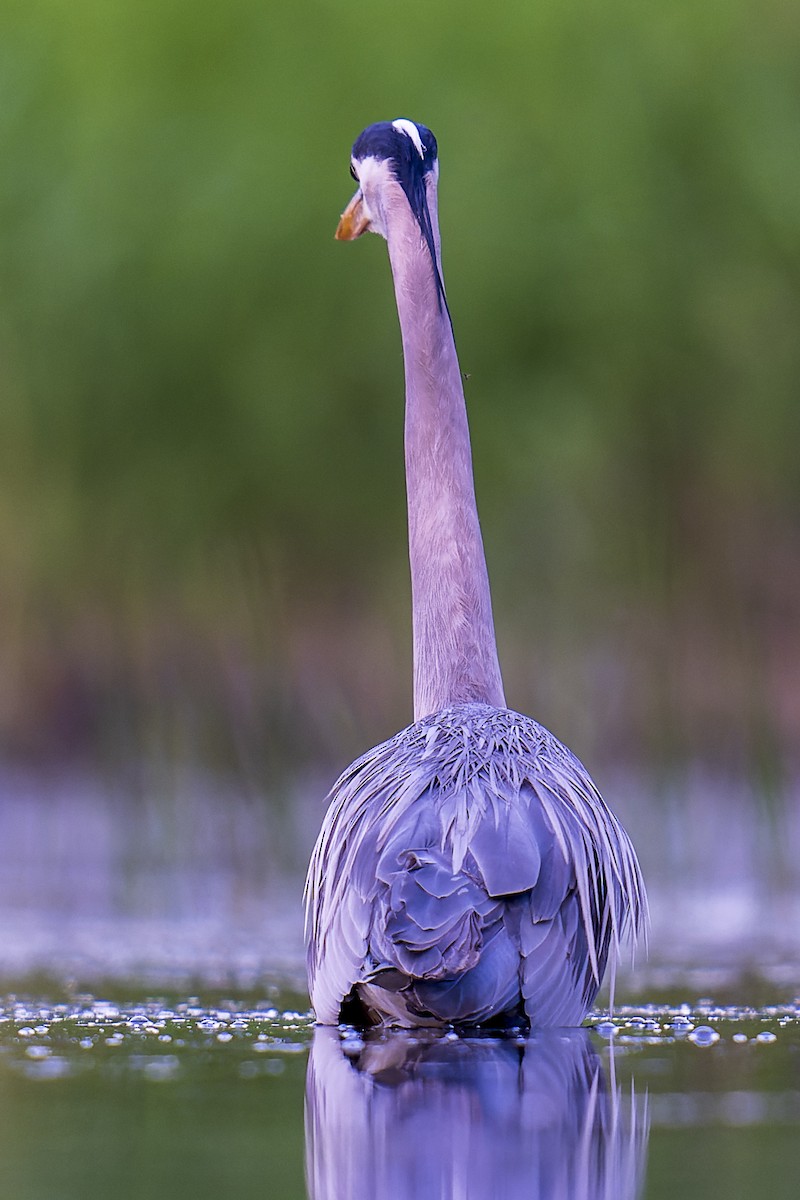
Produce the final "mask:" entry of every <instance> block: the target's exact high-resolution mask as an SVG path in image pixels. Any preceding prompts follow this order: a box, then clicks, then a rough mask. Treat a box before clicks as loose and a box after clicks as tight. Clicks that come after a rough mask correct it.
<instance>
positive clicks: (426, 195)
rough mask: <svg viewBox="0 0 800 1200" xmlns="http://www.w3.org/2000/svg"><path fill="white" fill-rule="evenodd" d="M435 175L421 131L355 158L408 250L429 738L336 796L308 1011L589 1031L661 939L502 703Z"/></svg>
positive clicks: (517, 718)
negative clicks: (635, 940) (601, 1007)
mask: <svg viewBox="0 0 800 1200" xmlns="http://www.w3.org/2000/svg"><path fill="white" fill-rule="evenodd" d="M376 131H377V132H376ZM415 131H416V133H417V136H416V137H415V136H414V132H415ZM406 141H412V142H413V144H414V150H413V152H411V153H410V155H409V147H408V146H407V145H406V144H405V143H406ZM359 148H361V151H362V152H361V153H360V154H359V153H358V152H359ZM415 153H418V154H419V161H417V160H416V159H415V157H414V154H415ZM426 155H427V158H426ZM435 156H436V144H435V139H433V137H432V135H431V134H430V132H429V131H428V130H425V129H424V127H423V126H412V125H411V123H410V122H407V121H399V122H394V123H392V125H391V126H389V125H380V126H371V127H370V129H368V130H366V131H365V133H364V134H362V135H361V137H360V138H359V140H358V141H357V142H356V146H355V148H354V158H353V170H354V173H355V174H356V175H357V177H358V179H359V183H360V187H359V191H358V192H357V193H356V196H355V197H354V198H353V200H352V201H351V203H350V205H349V206H348V209H347V210H346V211H345V214H344V215H343V217H342V222H341V223H340V227H339V231H337V235H338V236H340V237H342V238H343V239H345V240H350V239H352V238H353V237H357V236H359V234H360V233H362V232H364V230H365V229H374V230H375V231H376V232H379V233H381V234H382V235H383V236H384V237H386V239H387V241H388V243H389V256H390V260H391V264H392V274H393V279H394V284H395V294H396V298H397V306H398V313H399V317H400V327H401V332H402V336H403V350H404V362H405V374H406V427H405V442H406V478H407V489H408V511H409V553H410V560H411V577H412V602H413V614H414V699H415V717H416V720H415V723H414V724H413V725H411V726H409V727H408V728H407V729H405V730H403V731H402V732H401V733H398V734H397V735H396V736H395V737H394V738H391V739H390V740H389V741H387V742H384V743H383V744H382V745H380V746H377V747H376V748H375V749H373V750H370V751H369V752H368V753H367V754H365V755H363V756H362V757H361V758H359V759H358V760H357V761H356V762H355V763H353V764H352V766H350V767H349V768H348V769H347V770H346V771H345V772H344V774H343V775H342V776H341V778H340V779H339V780H338V781H337V783H336V784H335V785H334V787H333V789H332V791H331V794H330V797H329V801H330V805H329V808H328V812H327V815H326V817H325V821H324V823H323V826H322V830H321V832H320V835H319V838H318V840H317V844H316V846H315V849H314V852H313V855H312V859H311V863H310V866H309V871H308V878H307V881H306V933H307V941H308V973H309V987H310V992H311V1000H312V1004H313V1006H314V1010H315V1013H316V1016H317V1020H318V1021H320V1022H321V1023H323V1024H335V1023H337V1022H338V1021H339V1020H340V1019H341V1018H342V1016H343V1015H344V1016H347V1017H348V1018H351V1019H352V1018H357V1019H364V1020H369V1021H374V1022H379V1021H380V1022H388V1023H393V1024H399V1025H411V1026H413V1025H422V1024H431V1023H442V1022H453V1023H463V1024H476V1023H484V1022H488V1021H493V1020H496V1019H498V1018H507V1019H509V1020H522V1021H527V1022H529V1023H531V1024H534V1025H539V1026H543V1025H574V1024H579V1023H580V1022H581V1021H582V1020H583V1017H584V1016H585V1014H586V1012H587V1010H588V1008H589V1006H590V1005H591V1003H592V1001H593V999H594V997H595V995H596V993H597V989H598V987H599V986H600V983H601V980H602V978H603V973H604V970H605V968H606V964H607V962H608V961H609V959H610V960H611V962H612V963H613V962H615V961H616V956H617V952H618V950H619V945H620V942H621V940H622V939H623V938H624V937H625V936H627V935H629V934H630V935H632V936H633V937H635V936H636V935H638V934H639V933H641V932H642V931H643V929H644V926H645V922H646V899H645V892H644V885H643V882H642V878H641V874H640V871H639V866H638V863H637V860H636V855H635V853H634V851H633V848H632V846H631V844H630V841H629V840H628V837H627V835H626V833H625V831H624V830H623V829H622V827H621V826H620V825H619V823H618V822H617V821H616V819H615V817H614V816H613V814H612V813H611V811H610V810H609V809H608V808H607V806H606V805H605V804H604V802H603V800H602V799H601V797H600V795H599V793H598V792H597V789H596V788H595V786H594V784H593V783H592V781H591V779H590V778H589V776H588V774H587V772H586V770H585V768H584V767H583V766H582V765H581V763H580V762H579V761H578V760H577V759H576V758H575V756H574V755H572V754H571V753H570V751H569V750H567V749H566V747H564V746H563V745H562V744H561V743H560V742H559V741H558V740H557V739H556V738H554V737H553V736H552V734H550V733H549V732H548V731H547V730H546V729H544V728H543V727H542V726H541V725H539V724H537V723H536V722H535V721H533V720H531V719H530V718H529V717H525V716H522V715H520V714H519V713H515V712H513V711H511V710H509V709H508V708H506V706H505V698H504V694H503V686H502V680H501V677H500V668H499V665H498V660H497V651H496V643H495V637H494V627H493V622H492V612H491V600H490V594H489V582H488V575H487V572H486V562H485V557H484V552H483V544H482V540H481V534H480V526H479V523H478V516H477V507H476V504H475V494H474V488H473V482H472V465H471V455H470V445H469V430H468V426H467V418H466V406H465V403H464V396H463V391H462V386H461V376H460V372H459V368H458V359H457V357H456V352H455V344H454V341H453V335H452V327H451V324H450V316H449V312H448V310H447V307H446V303H445V304H444V305H443V304H442V303H441V298H442V297H443V294H444V292H443V283H442V274H441V261H440V244H439V232H438V218H437V208H436V184H437V179H438V163H437V162H436V157H435ZM398 164H400V165H398ZM415 171H416V172H417V176H418V177H417V176H415V175H414V172H415ZM409 196H410V197H411V200H409ZM426 229H427V230H429V232H430V236H427V235H426V233H425V230H426Z"/></svg>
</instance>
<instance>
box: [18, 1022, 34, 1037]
mask: <svg viewBox="0 0 800 1200" xmlns="http://www.w3.org/2000/svg"><path fill="white" fill-rule="evenodd" d="M35 1034H36V1030H35V1029H32V1028H31V1026H30V1025H23V1026H22V1028H21V1029H18V1030H17V1035H18V1036H19V1037H24V1038H29V1037H34V1036H35Z"/></svg>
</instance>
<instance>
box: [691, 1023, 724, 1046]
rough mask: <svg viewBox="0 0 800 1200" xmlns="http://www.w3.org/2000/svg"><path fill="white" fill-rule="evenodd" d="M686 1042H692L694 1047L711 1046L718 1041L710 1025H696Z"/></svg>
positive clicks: (714, 1030) (716, 1034)
mask: <svg viewBox="0 0 800 1200" xmlns="http://www.w3.org/2000/svg"><path fill="white" fill-rule="evenodd" d="M688 1040H689V1041H690V1042H694V1044H695V1045H696V1046H713V1045H714V1043H715V1042H718V1041H719V1034H718V1033H717V1031H716V1029H712V1028H711V1026H710V1025H698V1026H697V1028H696V1029H693V1030H692V1032H691V1033H690V1034H689V1036H688Z"/></svg>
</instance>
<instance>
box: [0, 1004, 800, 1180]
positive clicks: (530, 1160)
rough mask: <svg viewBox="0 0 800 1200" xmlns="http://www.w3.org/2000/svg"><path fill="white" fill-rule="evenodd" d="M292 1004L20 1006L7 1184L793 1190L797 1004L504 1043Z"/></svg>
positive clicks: (696, 1011) (5, 1040)
mask: <svg viewBox="0 0 800 1200" xmlns="http://www.w3.org/2000/svg"><path fill="white" fill-rule="evenodd" d="M298 1000H299V998H298V997H284V996H274V995H273V996H266V995H262V996H253V997H251V998H249V999H248V1000H247V1001H244V1000H242V999H238V1000H237V999H235V998H231V997H227V998H225V997H223V996H221V995H220V996H216V997H213V998H210V997H203V998H200V997H197V996H192V997H186V996H184V997H176V996H162V997H159V998H152V997H151V998H149V999H145V998H140V999H139V1000H134V1001H131V1000H130V999H129V1000H127V1001H121V1000H109V999H107V998H104V999H100V998H98V997H94V996H89V995H81V996H72V997H66V996H62V997H56V998H53V997H51V998H49V999H47V998H45V997H42V996H33V995H31V994H29V995H27V996H22V995H20V994H17V995H16V996H7V997H6V998H5V1000H4V1001H3V1002H2V1005H1V1006H0V1104H2V1121H0V1183H2V1185H3V1189H4V1192H5V1194H7V1195H9V1196H14V1197H15V1198H16V1200H45V1198H46V1200H52V1198H53V1197H59V1198H61V1200H78V1198H80V1200H95V1198H96V1200H100V1197H103V1198H104V1200H107V1197H108V1196H109V1195H113V1196H114V1197H115V1198H116V1200H128V1198H129V1197H130V1198H133V1197H137V1198H138V1197H145V1196H146V1197H148V1198H150V1200H159V1198H160V1197H165V1198H166V1197H167V1196H170V1197H174V1196H175V1195H176V1194H189V1195H193V1196H196V1197H198V1198H201V1200H202V1198H205V1197H209V1198H211V1197H215V1198H216V1197H219V1196H221V1195H226V1194H230V1193H232V1192H233V1193H235V1194H236V1195H237V1196H238V1197H240V1198H246V1197H248V1196H253V1197H256V1196H258V1197H265V1196H267V1197H275V1200H302V1198H303V1197H306V1196H310V1197H312V1198H313V1200H338V1198H339V1197H342V1198H344V1197H345V1196H347V1197H349V1198H350V1200H359V1197H362V1196H363V1197H367V1196H370V1197H381V1196H383V1197H386V1198H387V1200H400V1198H406V1197H408V1198H409V1200H410V1198H411V1197H418V1196H422V1197H427V1196H430V1197H436V1198H437V1200H450V1198H451V1197H452V1198H453V1200H454V1198H455V1197H466V1198H467V1200H489V1197H496V1196H503V1197H509V1198H514V1197H517V1196H519V1197H522V1196H525V1197H526V1198H529V1200H530V1198H533V1197H550V1198H551V1200H561V1198H562V1197H563V1198H564V1200H566V1198H567V1197H570V1198H571V1200H581V1198H583V1197H586V1198H587V1200H589V1198H591V1200H599V1198H601V1197H602V1198H603V1200H606V1198H607V1197H608V1198H609V1200H610V1198H611V1197H615V1198H616V1200H625V1197H634V1196H637V1195H640V1196H643V1197H647V1198H648V1200H651V1198H652V1200H656V1198H660V1197H668V1196H669V1197H675V1196H681V1197H682V1198H683V1200H695V1198H697V1200H700V1198H701V1197H702V1198H703V1200H717V1198H718V1197H719V1200H723V1198H724V1200H738V1198H739V1197H742V1198H744V1197H758V1196H770V1197H772V1198H776V1200H782V1198H783V1197H786V1198H787V1200H788V1198H789V1197H795V1196H796V1195H797V1181H798V1179H800V1003H798V1002H793V1003H785V1004H774V1005H768V1006H762V1007H760V1008H745V1007H734V1006H720V1005H716V1004H714V1003H713V1002H712V1001H711V1000H710V999H708V998H706V999H704V1000H703V1001H702V1002H699V1003H698V1002H694V1003H691V1004H690V1003H688V1002H687V1003H683V1004H676V1005H662V1006H655V1005H651V1006H645V1007H638V1008H635V1007H632V1006H628V1007H625V1008H623V1009H621V1010H619V1011H618V1012H617V1013H616V1015H615V1016H614V1018H613V1019H609V1017H608V1015H607V1014H604V1013H597V1014H595V1015H594V1017H593V1018H592V1020H591V1022H590V1023H589V1028H587V1029H586V1030H585V1031H575V1030H571V1031H553V1032H550V1033H547V1034H543V1033H540V1034H536V1033H533V1034H528V1035H524V1034H521V1033H520V1034H514V1033H511V1034H509V1035H507V1036H504V1037H502V1038H499V1037H496V1036H488V1035H487V1036H473V1035H471V1036H469V1037H464V1036H459V1035H458V1034H457V1032H456V1031H454V1030H449V1031H443V1032H442V1033H441V1034H430V1033H425V1034H424V1035H422V1036H417V1035H413V1034H408V1033H400V1032H397V1033H389V1034H380V1033H374V1032H373V1033H369V1034H366V1035H365V1034H363V1033H360V1032H359V1031H356V1030H353V1029H346V1028H343V1029H341V1030H330V1029H326V1030H320V1029H316V1030H315V1029H314V1027H313V1025H312V1021H311V1017H310V1014H309V1013H308V1012H307V1011H306V1010H305V1009H303V1008H302V1007H300V1006H299V1005H298V1006H297V1007H288V1003H289V1002H290V1001H291V1002H292V1003H297V1001H298ZM306 1178H307V1181H308V1183H307V1184H306V1182H305V1181H306Z"/></svg>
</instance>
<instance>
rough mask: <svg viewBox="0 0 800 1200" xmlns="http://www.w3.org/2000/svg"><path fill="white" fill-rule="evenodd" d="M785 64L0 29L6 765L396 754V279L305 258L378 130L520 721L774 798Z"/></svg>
mask: <svg viewBox="0 0 800 1200" xmlns="http://www.w3.org/2000/svg"><path fill="white" fill-rule="evenodd" d="M798 55H800V19H798V15H797V12H796V10H795V9H794V8H792V7H791V6H790V5H788V4H786V3H785V2H784V0H767V2H766V3H762V4H760V5H755V4H754V3H752V0H726V2H725V3H722V0H710V2H709V3H707V4H706V5H704V6H703V7H702V8H701V9H698V8H697V6H696V5H691V4H689V3H687V2H686V0H667V2H666V3H665V4H663V5H661V6H659V7H658V8H657V9H654V8H652V7H650V8H642V7H641V6H637V5H634V4H633V3H631V2H630V0H610V2H609V3H607V4H605V5H603V6H602V7H600V8H598V7H597V6H595V5H592V4H589V3H587V2H586V0H558V3H556V0H543V2H542V3H540V4H538V5H536V6H535V7H531V6H530V5H528V4H523V3H521V2H520V0H515V2H513V3H510V4H508V5H506V6H504V7H503V8H501V9H497V10H496V11H494V12H492V13H491V14H488V13H487V10H486V8H485V5H479V4H477V3H475V2H474V0H466V2H462V3H459V4H455V3H453V2H452V0H447V2H446V3H442V4H439V5H437V6H436V7H435V8H434V9H431V7H430V6H428V5H423V4H422V3H421V2H420V0H413V2H412V3H409V4H407V5H405V6H404V8H403V10H402V13H401V14H398V11H397V9H396V8H390V7H389V6H383V5H379V6H378V7H373V9H371V10H370V13H369V17H368V19H366V18H365V15H364V13H363V11H361V10H358V9H354V8H353V7H352V6H347V5H345V4H343V3H342V2H341V0H324V2H320V3H307V2H303V3H301V4H299V5H297V6H295V7H294V8H292V9H291V10H290V9H289V8H288V7H287V8H285V9H283V8H275V7H274V6H273V7H270V6H265V5H263V4H256V3H255V2H254V0H231V3H229V4H228V5H226V6H205V7H199V8H198V6H197V5H195V4H190V3H188V0H166V2H164V0H160V2H159V3H158V4H156V3H155V2H154V0H140V2H139V3H137V4H135V5H134V4H132V3H130V2H128V0H117V2H116V3H114V2H109V0H106V2H105V3H102V4H100V3H96V2H90V0H78V2H77V3H76V4H74V5H72V6H70V7H65V6H64V5H62V4H58V3H55V2H53V0H33V2H30V0H29V2H27V3H25V4H23V3H21V0H5V3H4V4H3V7H2V9H0V100H1V101H2V102H0V155H1V156H2V162H3V171H2V174H1V175H0V224H1V225H2V230H3V236H2V238H1V239H0V389H1V395H0V749H2V750H3V751H4V752H5V754H6V755H22V756H26V757H28V758H33V759H36V760H42V759H44V760H48V761H51V760H54V761H61V760H62V759H63V757H64V756H65V755H80V756H86V755H88V756H89V757H91V758H99V759H102V760H107V759H109V760H111V761H112V762H113V761H117V760H118V759H119V758H120V757H124V756H126V755H134V756H135V755H137V754H140V753H142V752H146V753H149V752H151V751H156V752H159V753H167V754H170V755H179V756H200V757H205V758H207V759H211V760H212V761H214V762H223V763H235V764H237V765H238V766H239V767H241V766H242V765H243V764H244V765H245V766H246V767H247V769H248V770H252V771H253V772H254V773H255V774H256V775H258V776H263V774H264V772H267V773H269V772H275V771H277V770H278V769H279V768H280V766H281V765H282V764H285V763H288V762H296V761H297V760H298V759H300V760H302V761H308V760H313V759H315V758H320V757H329V758H330V757H332V758H335V759H337V760H344V759H346V757H347V755H348V753H350V752H355V751H356V750H357V749H359V748H360V747H362V746H363V744H364V742H365V741H368V740H369V739H370V738H377V737H380V736H382V735H385V734H387V733H389V732H390V731H391V730H392V728H393V727H394V726H396V725H398V724H400V723H402V722H404V721H405V720H406V719H407V717H408V714H409V703H408V693H409V682H408V680H409V676H410V666H409V644H408V643H409V634H408V626H409V615H408V585H407V581H406V570H407V568H406V564H405V531H404V507H403V505H404V497H403V480H402V454H401V444H400V439H401V430H402V364H401V356H400V347H399V337H398V333H397V328H396V318H395V315H394V310H393V300H392V295H391V288H390V285H389V273H388V265H387V262H386V255H385V250H384V249H383V247H382V246H381V245H380V244H379V243H378V241H377V239H367V243H365V244H359V245H358V246H356V247H352V248H348V247H344V248H343V247H341V246H338V245H336V244H335V243H334V242H333V239H332V231H333V228H334V226H335V220H336V216H337V214H338V212H339V210H340V209H341V208H342V207H343V205H344V203H345V202H346V200H347V198H348V197H349V193H350V181H349V178H348V175H347V159H348V152H349V146H350V143H351V141H352V139H353V138H354V136H355V135H356V134H357V133H358V132H359V130H360V129H361V128H362V127H363V126H364V125H365V124H367V123H369V122H370V121H373V120H377V119H384V118H386V117H393V116H396V115H399V114H404V115H408V116H411V117H413V118H416V119H419V120H422V121H424V122H426V123H427V124H430V125H431V127H432V128H433V129H434V130H435V132H436V134H437V137H438V138H439V143H440V154H441V160H442V185H441V213H442V226H443V234H444V239H445V268H446V274H447V281H448V291H449V297H450V303H451V308H452V311H453V315H454V320H455V324H456V330H457V336H458V343H459V349H460V354H461V359H462V366H463V368H464V370H465V372H467V373H468V374H469V376H470V378H469V381H468V384H467V389H468V401H469V404H470V413H471V421H472V427H473V434H474V446H475V452H476V474H477V483H478V489H479V499H480V504H481V512H482V517H483V523H484V530H485V534H486V540H487V547H488V554H489V559H490V569H491V572H492V577H493V582H494V588H495V608H496V615H497V618H498V626H499V635H500V641H501V653H502V656H503V658H504V661H505V663H506V674H507V681H508V692H509V698H510V700H511V702H512V703H513V704H514V705H515V706H517V707H520V708H523V709H525V710H527V711H531V712H533V713H534V715H536V716H538V717H539V718H540V719H541V720H543V721H545V722H546V723H547V724H550V725H551V726H553V727H554V728H555V730H556V732H558V733H559V734H560V735H562V736H564V737H565V738H567V739H568V740H571V741H573V742H574V743H575V744H576V749H578V750H579V752H580V753H581V754H582V755H584V756H585V757H586V758H590V759H591V758H592V756H594V758H595V759H596V757H597V756H598V755H599V756H600V757H603V756H604V755H605V756H606V757H607V758H616V757H619V756H622V757H626V758H629V759H634V760H637V761H642V760H645V761H656V762H661V763H664V764H666V763H671V762H674V761H676V760H681V759H685V758H689V757H697V756H705V757H710V758H713V759H720V760H724V761H726V762H735V763H737V764H745V765H748V766H750V767H752V768H753V769H754V770H756V772H758V773H759V777H760V778H761V779H762V782H763V784H764V787H768V788H771V789H773V790H776V791H779V790H780V789H781V787H782V786H783V780H784V777H785V776H786V775H787V774H788V773H790V772H791V771H792V770H793V769H794V768H795V767H796V766H797V765H798V764H797V763H796V762H794V763H793V762H792V755H793V754H794V755H796V747H797V745H798V744H800V741H799V740H798V735H800V690H799V689H798V683H797V677H796V671H795V670H794V665H793V664H794V663H796V662H797V661H798V658H799V657H800V632H799V630H800V623H798V620H797V617H798V595H800V476H798V472H797V468H796V457H797V445H798V437H799V435H800V428H799V427H798V426H799V424H800V422H798V382H799V380H800V338H798V334H797V330H798V324H800V290H799V289H798V283H799V282H800V159H798V156H797V154H796V152H795V142H796V131H797V127H798V118H800V83H799V82H798V73H797V68H796V64H797V61H798ZM370 243H371V244H370ZM792 747H794V750H793V749H792Z"/></svg>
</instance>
